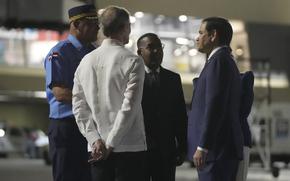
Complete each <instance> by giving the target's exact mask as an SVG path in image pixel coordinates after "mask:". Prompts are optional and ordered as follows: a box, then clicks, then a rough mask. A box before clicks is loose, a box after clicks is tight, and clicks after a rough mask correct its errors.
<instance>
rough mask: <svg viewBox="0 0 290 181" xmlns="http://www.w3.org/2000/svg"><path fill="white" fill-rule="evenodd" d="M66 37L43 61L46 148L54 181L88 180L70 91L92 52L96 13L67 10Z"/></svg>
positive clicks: (84, 8) (84, 7) (85, 155)
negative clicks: (68, 25)
mask: <svg viewBox="0 0 290 181" xmlns="http://www.w3.org/2000/svg"><path fill="white" fill-rule="evenodd" d="M68 14H69V19H70V30H69V36H68V38H67V39H66V40H64V41H61V42H59V43H58V44H57V45H56V46H54V47H53V48H52V49H51V50H50V52H49V53H48V55H47V56H46V58H45V70H46V94H47V100H48V103H49V105H50V113H49V118H50V125H49V128H48V136H49V149H50V155H51V158H52V164H53V179H54V181H74V180H75V181H85V180H86V181H87V180H90V171H89V165H88V162H87V161H88V152H87V142H86V139H85V138H84V137H83V136H82V135H81V133H80V131H79V129H78V127H77V124H76V122H75V118H74V116H73V113H72V88H73V78H74V73H75V70H76V68H77V67H78V65H79V63H80V61H81V59H82V58H83V57H84V56H85V55H86V54H87V53H89V52H91V51H92V50H94V49H95V47H94V46H93V45H92V42H95V41H96V39H97V33H98V30H99V26H98V19H97V10H96V8H95V7H94V6H93V5H82V6H77V7H74V8H71V9H70V10H69V11H68Z"/></svg>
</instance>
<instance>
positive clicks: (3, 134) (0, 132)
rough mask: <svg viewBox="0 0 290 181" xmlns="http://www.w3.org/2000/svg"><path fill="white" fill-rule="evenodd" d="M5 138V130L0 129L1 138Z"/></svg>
mask: <svg viewBox="0 0 290 181" xmlns="http://www.w3.org/2000/svg"><path fill="white" fill-rule="evenodd" d="M3 136H5V131H4V130H3V129H0V138H1V137H3Z"/></svg>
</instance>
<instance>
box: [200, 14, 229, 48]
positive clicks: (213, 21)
mask: <svg viewBox="0 0 290 181" xmlns="http://www.w3.org/2000/svg"><path fill="white" fill-rule="evenodd" d="M202 22H206V30H207V31H208V32H210V31H213V30H216V31H217V34H218V36H219V45H227V46H229V45H230V43H231V41H232V37H233V28H232V26H231V24H230V23H229V21H228V20H227V19H224V18H221V17H209V18H206V19H203V20H202Z"/></svg>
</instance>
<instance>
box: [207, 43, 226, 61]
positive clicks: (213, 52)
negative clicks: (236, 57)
mask: <svg viewBox="0 0 290 181" xmlns="http://www.w3.org/2000/svg"><path fill="white" fill-rule="evenodd" d="M223 47H225V46H219V47H216V48H215V49H213V50H212V51H211V53H210V54H209V56H208V58H207V60H209V59H210V58H211V57H212V56H213V55H214V54H215V53H216V52H217V51H218V50H219V49H221V48H223Z"/></svg>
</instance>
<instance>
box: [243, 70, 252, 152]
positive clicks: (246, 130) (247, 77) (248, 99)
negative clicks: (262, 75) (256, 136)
mask: <svg viewBox="0 0 290 181" xmlns="http://www.w3.org/2000/svg"><path fill="white" fill-rule="evenodd" d="M241 80H242V97H241V107H240V119H241V125H242V130H243V136H244V145H245V146H248V147H251V146H252V136H251V131H250V127H249V123H248V116H249V114H250V112H251V109H252V104H253V100H254V91H253V85H254V74H253V72H252V71H248V72H245V73H242V74H241Z"/></svg>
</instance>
